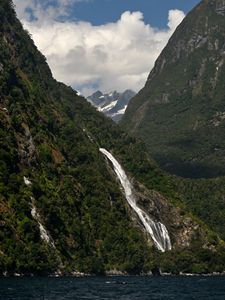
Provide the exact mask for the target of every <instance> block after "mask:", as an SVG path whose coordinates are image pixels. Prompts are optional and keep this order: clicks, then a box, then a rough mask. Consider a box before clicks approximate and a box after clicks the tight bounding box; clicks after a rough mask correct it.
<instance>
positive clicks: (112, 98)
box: [87, 90, 135, 123]
mask: <svg viewBox="0 0 225 300" xmlns="http://www.w3.org/2000/svg"><path fill="white" fill-rule="evenodd" d="M134 96H135V92H133V91H131V90H126V91H125V92H123V93H118V92H117V91H114V92H111V93H109V94H103V93H102V92H100V91H97V92H95V93H93V94H92V95H91V96H89V97H87V100H88V101H89V102H91V104H92V105H94V106H95V107H96V108H97V109H98V111H101V112H103V113H104V114H105V115H106V116H108V117H110V118H111V119H113V121H115V122H116V123H117V122H119V121H120V120H121V118H122V116H123V114H124V113H125V110H126V108H127V105H128V103H129V101H130V99H131V98H133V97H134Z"/></svg>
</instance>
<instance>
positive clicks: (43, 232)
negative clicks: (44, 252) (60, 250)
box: [31, 198, 55, 249]
mask: <svg viewBox="0 0 225 300" xmlns="http://www.w3.org/2000/svg"><path fill="white" fill-rule="evenodd" d="M31 205H32V207H31V215H32V217H33V218H34V220H36V221H37V222H38V225H39V230H40V236H41V239H42V240H44V241H45V242H46V243H47V244H49V245H51V246H52V248H54V249H55V243H54V241H53V239H52V237H51V236H50V235H49V234H48V232H47V230H46V229H45V227H44V226H43V225H42V223H41V221H40V215H39V213H38V212H37V209H36V207H35V205H34V199H33V198H31Z"/></svg>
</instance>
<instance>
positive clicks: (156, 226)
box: [99, 148, 172, 252]
mask: <svg viewBox="0 0 225 300" xmlns="http://www.w3.org/2000/svg"><path fill="white" fill-rule="evenodd" d="M99 151H100V152H101V153H103V154H104V155H105V156H106V157H107V158H108V159H109V160H110V161H111V162H112V164H113V167H114V170H115V173H116V175H117V176H118V178H119V180H120V183H121V185H122V187H123V189H124V192H125V195H126V199H127V202H128V203H129V205H130V206H131V208H132V209H133V210H134V211H135V212H136V213H137V215H138V217H139V219H140V220H141V222H142V224H143V225H144V227H145V229H146V231H147V232H148V233H149V234H150V236H151V238H152V240H153V242H154V244H155V246H156V247H157V249H158V250H160V251H162V252H165V251H166V250H171V249H172V246H171V241H170V237H169V234H168V231H167V229H166V226H165V225H164V224H162V223H160V222H154V221H153V220H152V219H151V218H150V217H149V216H148V214H147V213H146V212H144V211H143V210H142V209H141V208H140V207H138V206H137V199H136V197H135V195H134V194H133V192H132V185H131V182H130V181H129V179H128V177H127V175H126V173H125V172H124V170H123V168H122V167H121V165H120V164H119V163H118V161H117V160H116V159H115V158H114V157H113V156H112V154H111V153H110V152H108V151H107V150H105V149H103V148H100V149H99Z"/></svg>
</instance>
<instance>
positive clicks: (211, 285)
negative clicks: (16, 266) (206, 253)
mask: <svg viewBox="0 0 225 300" xmlns="http://www.w3.org/2000/svg"><path fill="white" fill-rule="evenodd" d="M0 299H4V300H5V299H21V300H28V299H42V300H43V299H46V300H50V299H51V300H63V299H75V300H82V299H86V300H87V299H88V300H95V299H101V300H106V299H107V300H108V299H109V300H115V299H121V300H133V299H138V300H161V299H166V300H171V299H178V300H183V299H184V300H185V299H187V300H191V299H198V300H201V299H202V300H214V299H216V300H220V299H221V300H224V299H225V277H160V278H152V277H91V278H68V277H67V278H2V279H0Z"/></svg>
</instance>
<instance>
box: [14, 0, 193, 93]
mask: <svg viewBox="0 0 225 300" xmlns="http://www.w3.org/2000/svg"><path fill="white" fill-rule="evenodd" d="M14 3H15V5H16V11H17V15H18V17H19V19H20V20H21V21H22V23H23V24H24V27H25V28H26V29H27V30H28V31H29V32H30V33H31V35H32V38H33V40H34V42H35V44H36V45H37V47H38V48H39V49H40V51H41V52H42V53H43V54H44V55H45V56H46V58H47V62H48V64H49V66H50V68H51V70H52V72H53V76H54V77H55V78H56V79H57V80H59V81H62V82H64V83H66V84H68V85H70V86H72V87H73V88H74V89H76V90H79V91H80V92H81V93H82V94H83V95H85V96H88V95H90V94H91V93H92V92H94V91H96V90H97V89H99V90H101V91H102V92H109V91H113V90H118V91H120V92H121V91H123V90H125V89H128V88H129V89H133V90H134V91H136V92H138V91H139V90H140V89H141V88H142V87H143V86H144V84H145V81H146V79H147V76H148V74H149V72H150V71H151V69H152V68H153V66H154V63H155V60H156V59H157V57H158V56H159V54H160V52H161V51H162V49H163V48H164V47H165V46H166V44H167V42H168V40H169V38H170V37H171V35H172V34H173V32H174V31H175V29H176V27H177V26H178V25H179V24H180V22H181V21H182V20H183V18H184V17H185V15H186V14H187V13H188V12H189V11H190V10H191V9H192V8H193V7H194V6H195V5H196V4H198V3H199V1H198V0H14Z"/></svg>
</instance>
